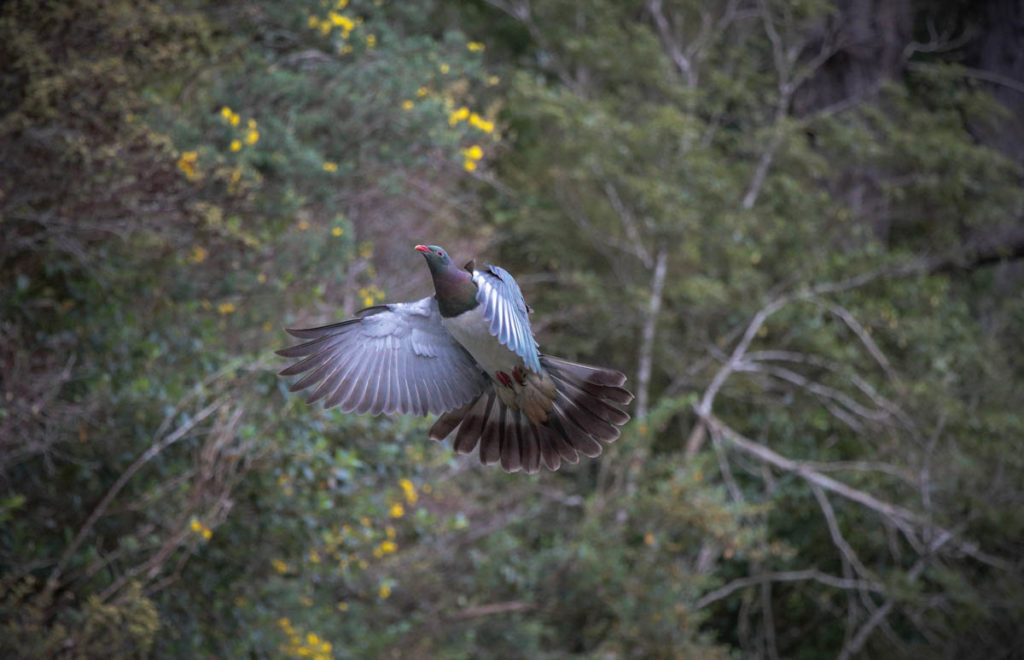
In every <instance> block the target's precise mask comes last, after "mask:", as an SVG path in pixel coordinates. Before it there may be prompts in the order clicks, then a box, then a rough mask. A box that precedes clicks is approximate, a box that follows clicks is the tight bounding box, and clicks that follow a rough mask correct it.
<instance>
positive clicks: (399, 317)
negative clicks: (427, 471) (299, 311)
mask: <svg viewBox="0 0 1024 660" xmlns="http://www.w3.org/2000/svg"><path fill="white" fill-rule="evenodd" d="M288 332H289V333H291V334H292V335H294V336H296V337H299V338H301V339H308V340H310V341H307V342H305V343H302V344H299V345H297V346H292V347H290V348H286V349H282V350H280V351H278V352H277V353H278V355H282V356H284V357H290V358H302V359H301V360H299V361H298V362H296V363H295V364H293V365H291V366H289V367H287V368H286V369H284V370H283V371H281V375H282V376H292V375H296V374H305V375H304V376H303V377H302V378H300V379H299V380H298V381H296V382H295V384H294V385H292V387H291V390H292V391H296V390H302V389H305V388H307V387H312V386H314V385H315V386H316V387H315V388H314V389H313V391H312V392H311V393H310V395H309V397H308V399H307V401H308V402H310V403H312V402H314V401H317V400H320V399H324V405H325V407H328V408H330V407H332V406H341V410H342V411H344V412H353V411H354V412H358V413H367V412H368V413H372V414H374V415H378V414H380V413H389V414H390V413H405V414H416V415H426V414H428V413H443V412H447V411H449V410H454V409H456V408H459V407H460V406H463V405H465V404H467V403H468V402H470V401H472V400H473V399H475V398H476V397H477V396H478V395H479V394H480V393H481V392H482V391H483V389H484V387H485V386H486V384H487V377H486V376H485V375H484V374H483V372H482V371H481V370H480V368H479V367H478V366H477V364H476V361H475V360H473V358H472V357H471V356H470V355H469V353H467V352H466V350H465V349H464V348H462V346H460V345H459V344H458V343H457V342H456V341H455V339H454V338H453V337H452V336H451V335H450V334H448V331H447V330H446V329H445V327H444V325H442V323H441V315H440V313H439V312H438V309H437V301H436V300H434V298H432V297H430V298H423V299H422V300H418V301H416V302H411V303H394V304H390V305H378V306H376V307H370V308H368V309H364V310H362V311H361V312H359V313H358V315H357V318H354V319H349V320H347V321H342V322H340V323H334V324H331V325H325V326H321V327H319V328H308V329H303V330H289V331H288Z"/></svg>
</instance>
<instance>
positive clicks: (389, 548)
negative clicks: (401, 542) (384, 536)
mask: <svg viewBox="0 0 1024 660" xmlns="http://www.w3.org/2000/svg"><path fill="white" fill-rule="evenodd" d="M380 550H381V552H383V553H384V554H386V555H390V554H391V553H392V552H395V551H396V550H398V544H397V543H395V542H394V541H383V542H381V544H380Z"/></svg>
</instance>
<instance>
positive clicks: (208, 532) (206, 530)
mask: <svg viewBox="0 0 1024 660" xmlns="http://www.w3.org/2000/svg"><path fill="white" fill-rule="evenodd" d="M211 536H213V530H211V529H210V528H209V527H203V538H204V539H206V540H207V541H209V540H210V537H211Z"/></svg>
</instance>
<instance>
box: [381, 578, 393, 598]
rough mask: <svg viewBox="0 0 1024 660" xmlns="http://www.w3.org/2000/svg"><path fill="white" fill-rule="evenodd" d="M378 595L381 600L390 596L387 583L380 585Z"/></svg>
mask: <svg viewBox="0 0 1024 660" xmlns="http://www.w3.org/2000/svg"><path fill="white" fill-rule="evenodd" d="M379 593H380V597H381V598H387V597H388V596H390V595H391V585H390V584H388V583H387V582H385V583H384V584H382V585H380V592H379Z"/></svg>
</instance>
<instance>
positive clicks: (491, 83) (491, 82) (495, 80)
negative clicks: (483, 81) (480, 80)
mask: <svg viewBox="0 0 1024 660" xmlns="http://www.w3.org/2000/svg"><path fill="white" fill-rule="evenodd" d="M500 82H501V78H499V77H498V76H491V77H490V78H488V79H487V86H488V87H494V86H495V85H497V84H498V83H500Z"/></svg>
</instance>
